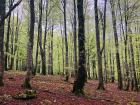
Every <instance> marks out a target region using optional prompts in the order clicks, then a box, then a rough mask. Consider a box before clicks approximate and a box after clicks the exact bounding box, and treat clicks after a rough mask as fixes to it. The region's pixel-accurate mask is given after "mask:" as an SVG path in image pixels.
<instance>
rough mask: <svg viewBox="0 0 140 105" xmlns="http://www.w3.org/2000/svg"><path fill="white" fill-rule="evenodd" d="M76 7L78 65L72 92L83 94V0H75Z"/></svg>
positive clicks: (84, 72)
mask: <svg viewBox="0 0 140 105" xmlns="http://www.w3.org/2000/svg"><path fill="white" fill-rule="evenodd" d="M77 8H78V45H79V66H78V73H77V75H76V80H75V82H74V85H73V91H72V92H73V93H75V94H76V95H84V90H83V89H84V85H85V82H86V78H87V72H86V68H85V66H86V56H85V24H84V23H85V19H84V13H83V0H77Z"/></svg>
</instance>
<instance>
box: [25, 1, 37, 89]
mask: <svg viewBox="0 0 140 105" xmlns="http://www.w3.org/2000/svg"><path fill="white" fill-rule="evenodd" d="M29 7H30V28H29V40H28V48H27V74H26V78H25V80H24V83H23V87H24V88H31V84H30V80H31V75H32V71H33V45H34V23H35V12H34V0H30V1H29Z"/></svg>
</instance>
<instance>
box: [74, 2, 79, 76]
mask: <svg viewBox="0 0 140 105" xmlns="http://www.w3.org/2000/svg"><path fill="white" fill-rule="evenodd" d="M73 3H74V4H73V5H74V19H73V23H74V24H73V27H74V31H73V35H74V69H75V75H76V74H77V66H78V64H77V19H76V1H75V0H73Z"/></svg>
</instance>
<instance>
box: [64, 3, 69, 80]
mask: <svg viewBox="0 0 140 105" xmlns="http://www.w3.org/2000/svg"><path fill="white" fill-rule="evenodd" d="M66 5H67V4H66V0H63V10H64V34H65V48H66V55H65V70H66V71H65V73H66V81H68V80H69V71H68V66H69V57H68V56H69V54H68V38H67V37H68V36H67V19H66Z"/></svg>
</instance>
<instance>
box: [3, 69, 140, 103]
mask: <svg viewBox="0 0 140 105" xmlns="http://www.w3.org/2000/svg"><path fill="white" fill-rule="evenodd" d="M24 77H25V73H24V72H12V71H10V72H9V71H8V72H5V75H4V82H5V86H4V87H0V105H140V92H126V91H119V90H118V89H117V84H111V83H108V84H106V85H105V88H106V90H105V91H99V90H96V88H97V84H98V82H97V81H93V80H89V81H88V82H87V83H86V86H85V93H86V96H85V97H77V96H75V95H74V94H72V93H71V90H72V86H73V79H71V80H70V81H69V82H65V81H64V78H63V77H60V76H39V75H38V76H35V77H33V78H32V81H31V83H32V87H33V89H34V90H36V92H37V97H36V98H34V99H29V100H17V99H14V98H12V96H13V95H15V94H16V93H19V92H23V91H25V90H24V89H23V88H22V87H21V85H22V83H23V81H24Z"/></svg>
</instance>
